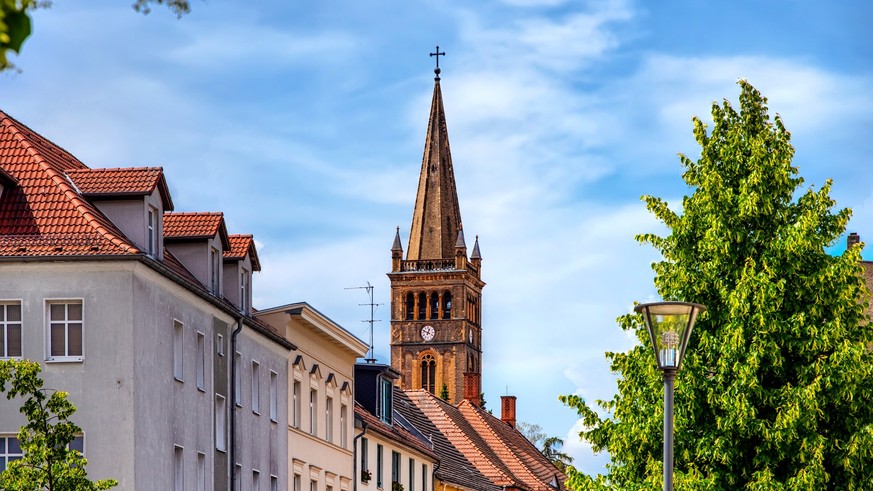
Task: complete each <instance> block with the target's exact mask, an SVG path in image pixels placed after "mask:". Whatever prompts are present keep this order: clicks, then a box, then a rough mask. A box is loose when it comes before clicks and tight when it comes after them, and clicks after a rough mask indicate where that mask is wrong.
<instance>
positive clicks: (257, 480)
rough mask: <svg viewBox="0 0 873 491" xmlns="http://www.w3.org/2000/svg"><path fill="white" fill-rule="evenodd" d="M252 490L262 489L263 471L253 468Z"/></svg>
mask: <svg viewBox="0 0 873 491" xmlns="http://www.w3.org/2000/svg"><path fill="white" fill-rule="evenodd" d="M252 491H261V473H260V472H258V471H256V470H254V469H252Z"/></svg>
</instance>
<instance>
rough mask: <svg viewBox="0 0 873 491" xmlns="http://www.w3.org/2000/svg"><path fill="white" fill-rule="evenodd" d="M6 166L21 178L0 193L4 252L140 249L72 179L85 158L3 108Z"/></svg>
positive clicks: (2, 165) (0, 134)
mask: <svg viewBox="0 0 873 491" xmlns="http://www.w3.org/2000/svg"><path fill="white" fill-rule="evenodd" d="M0 169H2V171H3V172H4V173H5V174H7V175H8V176H10V177H11V178H12V179H14V180H15V181H17V184H14V185H12V186H9V187H7V189H6V190H5V191H4V192H3V195H2V196H0V256H79V255H87V256H100V255H124V254H137V253H139V252H140V251H139V250H138V249H137V248H136V246H134V245H133V243H132V242H131V241H130V240H128V239H127V238H126V237H125V236H124V234H122V233H121V232H120V231H119V230H118V229H117V228H116V227H115V225H113V224H112V222H110V221H109V220H108V219H107V218H106V217H105V216H104V215H103V214H102V213H101V212H100V211H99V210H98V209H97V208H96V207H94V206H93V205H92V204H91V203H89V202H88V201H87V200H86V199H84V198H83V197H82V196H81V195H80V194H79V192H78V191H77V190H76V189H75V187H74V186H73V185H72V184H71V182H70V181H69V180H68V179H67V176H66V172H69V171H75V170H79V169H87V167H86V166H85V164H83V163H82V162H80V161H79V160H78V159H76V158H75V157H73V156H72V155H70V154H69V153H68V152H67V151H65V150H64V149H62V148H60V147H58V146H57V145H55V144H53V143H51V142H49V141H48V140H46V139H45V138H43V137H42V136H40V135H38V134H36V133H35V132H34V131H33V130H31V129H30V128H28V127H27V126H25V125H23V124H21V123H20V122H18V121H16V120H15V119H13V118H11V117H9V116H8V115H6V113H4V112H2V111H0Z"/></svg>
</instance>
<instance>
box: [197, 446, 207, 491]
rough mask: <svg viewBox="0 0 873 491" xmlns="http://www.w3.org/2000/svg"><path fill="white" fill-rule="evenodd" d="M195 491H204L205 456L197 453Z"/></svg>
mask: <svg viewBox="0 0 873 491" xmlns="http://www.w3.org/2000/svg"><path fill="white" fill-rule="evenodd" d="M197 491H206V454H205V453H203V452H197Z"/></svg>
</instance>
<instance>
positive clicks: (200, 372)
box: [195, 331, 206, 392]
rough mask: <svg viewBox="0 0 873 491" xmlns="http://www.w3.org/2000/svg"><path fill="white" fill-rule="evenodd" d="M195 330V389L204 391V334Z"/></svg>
mask: <svg viewBox="0 0 873 491" xmlns="http://www.w3.org/2000/svg"><path fill="white" fill-rule="evenodd" d="M195 332H196V337H197V338H196V339H197V341H196V349H197V355H196V362H197V366H196V367H195V371H196V373H195V375H196V377H195V378H196V382H197V383H196V385H197V390H199V391H200V392H206V334H205V333H203V332H201V331H195Z"/></svg>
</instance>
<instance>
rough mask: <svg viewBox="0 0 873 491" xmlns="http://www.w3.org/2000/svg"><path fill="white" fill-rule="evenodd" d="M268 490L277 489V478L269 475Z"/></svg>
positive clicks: (274, 490) (275, 490)
mask: <svg viewBox="0 0 873 491" xmlns="http://www.w3.org/2000/svg"><path fill="white" fill-rule="evenodd" d="M270 491H279V478H278V477H277V476H270Z"/></svg>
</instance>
